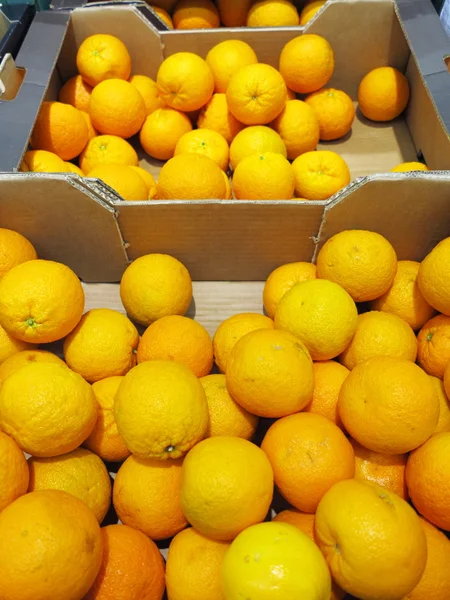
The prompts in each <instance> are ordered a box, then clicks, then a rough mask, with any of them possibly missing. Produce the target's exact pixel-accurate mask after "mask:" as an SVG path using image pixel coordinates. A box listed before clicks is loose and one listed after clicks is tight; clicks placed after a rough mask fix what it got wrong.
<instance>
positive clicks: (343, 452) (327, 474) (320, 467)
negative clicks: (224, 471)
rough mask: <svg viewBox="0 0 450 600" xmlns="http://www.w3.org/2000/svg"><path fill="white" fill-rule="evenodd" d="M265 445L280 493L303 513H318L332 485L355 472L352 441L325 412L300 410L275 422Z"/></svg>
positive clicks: (268, 432)
mask: <svg viewBox="0 0 450 600" xmlns="http://www.w3.org/2000/svg"><path fill="white" fill-rule="evenodd" d="M324 440H326V443H324ZM261 448H262V449H263V450H264V452H265V453H266V455H267V456H268V458H269V460H270V464H271V465H272V468H273V472H274V479H275V485H276V486H277V488H278V489H279V491H280V493H281V494H282V496H283V497H284V498H286V500H287V501H288V502H289V503H290V504H292V506H295V508H297V509H298V510H301V511H303V512H308V513H314V512H315V511H316V508H317V505H318V504H319V502H320V500H321V498H322V496H323V495H324V494H325V492H326V491H327V490H329V489H330V487H331V486H332V485H334V484H335V483H337V482H338V481H342V480H343V479H351V478H352V477H353V476H354V474H355V457H354V454H353V449H352V446H351V444H350V442H349V441H348V440H347V438H346V437H345V435H344V434H343V433H342V431H341V430H340V429H339V427H337V426H336V425H334V423H331V421H329V420H328V419H326V418H325V417H323V416H322V415H315V414H312V413H298V414H296V415H291V416H289V417H284V418H283V419H279V420H278V421H275V423H274V424H273V425H271V427H270V428H269V430H268V431H267V433H266V435H265V437H264V440H263V443H262V445H261Z"/></svg>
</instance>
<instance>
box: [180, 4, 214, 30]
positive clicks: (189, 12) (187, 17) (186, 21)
mask: <svg viewBox="0 0 450 600" xmlns="http://www.w3.org/2000/svg"><path fill="white" fill-rule="evenodd" d="M173 24H174V26H175V29H212V28H217V27H220V18H219V11H218V10H217V8H216V6H215V4H214V2H212V0H179V2H177V4H176V6H175V11H174V13H173Z"/></svg>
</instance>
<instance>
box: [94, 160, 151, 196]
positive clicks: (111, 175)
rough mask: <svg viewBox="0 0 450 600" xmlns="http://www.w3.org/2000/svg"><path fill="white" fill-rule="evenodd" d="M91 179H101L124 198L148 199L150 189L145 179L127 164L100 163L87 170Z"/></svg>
mask: <svg viewBox="0 0 450 600" xmlns="http://www.w3.org/2000/svg"><path fill="white" fill-rule="evenodd" d="M86 176H87V177H89V178H90V179H101V180H102V181H103V182H104V183H106V185H107V186H109V187H110V188H112V189H113V190H114V191H115V192H116V193H117V194H118V195H119V196H122V198H121V199H122V200H131V201H133V200H135V201H136V200H137V201H139V200H147V199H148V190H147V185H146V183H145V181H144V180H143V179H142V177H141V176H140V175H139V173H136V171H133V169H132V168H131V167H128V166H125V165H113V164H109V163H107V164H98V165H96V166H95V167H93V168H92V169H91V170H90V171H88V172H87V175H86Z"/></svg>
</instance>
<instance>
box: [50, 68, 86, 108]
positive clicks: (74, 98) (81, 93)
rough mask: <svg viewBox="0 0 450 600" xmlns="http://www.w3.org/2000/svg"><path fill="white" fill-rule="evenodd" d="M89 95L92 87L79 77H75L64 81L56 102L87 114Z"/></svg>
mask: <svg viewBox="0 0 450 600" xmlns="http://www.w3.org/2000/svg"><path fill="white" fill-rule="evenodd" d="M91 93H92V87H91V86H90V85H89V84H87V83H86V82H85V81H84V79H83V78H82V77H81V75H75V77H71V78H70V79H69V80H68V81H66V83H65V84H64V85H63V86H62V88H61V89H60V90H59V95H58V100H59V101H60V102H63V103H64V104H71V105H72V106H75V108H78V110H83V111H86V112H87V111H89V100H90V99H91Z"/></svg>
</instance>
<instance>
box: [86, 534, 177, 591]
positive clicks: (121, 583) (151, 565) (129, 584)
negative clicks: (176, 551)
mask: <svg viewBox="0 0 450 600" xmlns="http://www.w3.org/2000/svg"><path fill="white" fill-rule="evenodd" d="M101 534H102V539H103V547H104V552H103V563H102V566H101V568H100V571H99V573H98V575H97V579H96V580H95V582H94V585H93V586H92V587H91V589H90V590H89V592H88V593H87V595H86V596H85V597H84V600H122V599H123V600H125V598H126V599H127V600H162V597H163V595H164V587H165V584H164V560H163V558H162V556H161V553H160V551H159V549H158V547H157V545H156V544H155V543H154V542H152V540H150V539H149V538H148V537H147V536H146V535H144V534H143V533H142V532H141V531H138V530H136V529H133V528H132V527H128V526H127V525H108V526H107V527H103V528H102V530H101Z"/></svg>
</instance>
